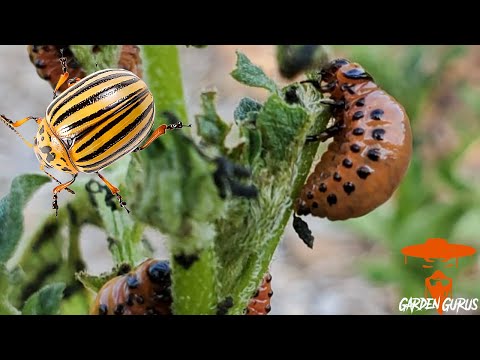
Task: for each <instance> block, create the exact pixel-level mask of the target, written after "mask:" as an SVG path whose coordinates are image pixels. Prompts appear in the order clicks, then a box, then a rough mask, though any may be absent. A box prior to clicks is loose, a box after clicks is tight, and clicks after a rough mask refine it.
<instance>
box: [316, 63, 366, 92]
mask: <svg viewBox="0 0 480 360" xmlns="http://www.w3.org/2000/svg"><path fill="white" fill-rule="evenodd" d="M320 76H321V82H320V85H321V86H320V91H321V92H323V93H329V94H331V97H332V98H334V99H341V98H342V96H343V93H344V91H345V89H344V86H345V85H348V86H351V85H356V84H360V83H362V82H365V81H373V78H372V76H371V75H370V74H369V73H367V72H366V71H365V70H364V69H363V68H362V67H361V66H360V65H359V64H357V63H352V62H350V61H348V60H346V59H335V60H332V61H330V62H329V63H328V64H327V65H326V66H325V67H324V68H323V69H322V70H321V71H320Z"/></svg>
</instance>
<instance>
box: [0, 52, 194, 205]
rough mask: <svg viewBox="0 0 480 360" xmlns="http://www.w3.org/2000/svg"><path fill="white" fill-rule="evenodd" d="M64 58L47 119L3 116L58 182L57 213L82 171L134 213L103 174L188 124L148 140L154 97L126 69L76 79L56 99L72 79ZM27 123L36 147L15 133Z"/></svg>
mask: <svg viewBox="0 0 480 360" xmlns="http://www.w3.org/2000/svg"><path fill="white" fill-rule="evenodd" d="M60 60H61V61H60V62H61V65H62V71H63V73H62V75H61V77H60V79H59V80H58V83H57V85H56V87H55V89H54V96H53V101H52V102H51V103H50V105H48V107H47V110H46V115H45V117H43V118H42V117H35V116H28V117H26V118H24V119H21V120H18V121H15V122H13V121H12V120H10V119H8V118H7V117H6V116H5V115H0V118H1V119H2V121H3V122H4V123H5V124H7V125H8V126H9V127H10V128H11V129H12V130H13V131H15V133H17V135H18V136H20V137H21V138H22V140H23V141H24V142H25V143H26V144H27V145H28V146H29V147H33V150H34V152H35V154H36V156H37V158H38V160H39V162H40V169H41V170H42V171H44V172H45V173H46V174H47V175H48V176H49V177H50V178H51V179H52V180H54V181H56V182H57V183H58V184H59V185H58V186H56V187H55V188H54V189H53V202H52V207H53V209H55V212H56V214H58V204H57V199H58V193H60V192H61V191H62V190H67V191H69V192H70V193H72V194H74V192H73V191H72V190H71V189H70V188H69V186H71V185H72V184H73V183H74V181H75V179H76V177H77V175H78V173H80V172H82V173H96V174H97V175H98V176H99V177H100V179H102V181H103V182H104V183H105V184H106V185H107V187H108V188H109V189H110V191H111V192H112V194H113V195H115V196H116V197H117V199H118V202H119V203H120V206H121V207H123V208H125V210H126V211H127V212H129V210H128V208H127V207H126V202H124V201H123V199H122V197H121V196H120V194H119V191H120V190H119V189H118V188H117V187H116V186H114V185H113V184H111V183H110V182H109V181H108V180H107V179H105V177H104V176H103V175H102V174H100V172H99V171H100V170H102V169H104V168H106V167H107V166H109V165H110V164H112V163H113V162H115V161H116V160H118V159H120V158H121V157H123V156H124V155H126V154H128V153H131V152H136V151H140V150H143V149H146V148H147V147H148V146H149V145H150V144H151V143H152V142H153V141H154V140H155V139H157V138H158V137H159V136H161V135H163V134H165V132H166V131H167V130H173V129H179V128H182V127H183V124H182V122H181V121H179V122H177V123H175V124H170V125H166V124H163V125H160V126H159V127H158V128H157V129H156V130H155V131H153V133H152V134H151V135H150V137H148V135H149V133H150V130H151V128H152V126H153V123H154V119H155V104H154V100H153V95H152V93H151V92H150V90H149V88H148V86H147V84H146V83H145V82H144V81H143V80H142V79H140V78H139V77H138V76H137V75H135V74H133V73H132V72H130V71H128V70H124V69H104V70H99V71H96V72H95V73H92V74H90V75H88V76H86V77H84V78H83V79H78V78H75V79H72V80H71V81H68V83H69V84H68V85H69V86H68V87H67V89H66V90H65V91H63V92H62V93H61V94H60V95H57V91H58V89H60V88H61V86H62V85H63V84H64V83H65V82H67V80H68V78H69V73H68V71H67V59H66V58H65V57H62V58H61V59H60ZM28 120H34V121H36V122H37V124H38V131H37V134H36V136H35V137H34V141H33V144H31V143H30V142H28V141H27V140H25V139H24V138H23V136H22V135H21V134H20V133H19V132H18V131H17V130H15V128H17V127H19V126H21V125H23V124H24V123H26V122H27V121H28ZM188 126H191V125H188ZM147 137H148V138H147ZM144 141H145V142H144ZM143 142H144V143H143ZM142 143H143V145H141V144H142ZM45 168H54V169H57V170H60V171H62V172H65V173H68V174H70V175H72V179H71V180H70V181H68V182H65V183H61V182H60V181H59V180H57V179H56V178H55V177H54V176H53V175H51V174H49V173H48V172H46V171H45Z"/></svg>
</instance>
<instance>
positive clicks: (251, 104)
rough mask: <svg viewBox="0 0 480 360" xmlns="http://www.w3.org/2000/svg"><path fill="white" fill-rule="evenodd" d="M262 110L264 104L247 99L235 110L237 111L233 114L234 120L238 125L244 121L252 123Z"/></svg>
mask: <svg viewBox="0 0 480 360" xmlns="http://www.w3.org/2000/svg"><path fill="white" fill-rule="evenodd" d="M261 109H262V104H260V103H259V102H257V101H255V100H253V99H251V98H248V97H245V98H242V100H240V103H239V104H238V106H237V107H236V108H235V111H234V112H233V118H234V119H235V122H236V123H237V124H239V123H242V122H244V121H247V122H252V121H254V120H255V118H256V116H257V115H258V112H259V111H260V110H261Z"/></svg>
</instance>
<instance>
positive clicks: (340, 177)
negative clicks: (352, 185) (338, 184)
mask: <svg viewBox="0 0 480 360" xmlns="http://www.w3.org/2000/svg"><path fill="white" fill-rule="evenodd" d="M333 180H335V181H340V180H342V176H341V175H340V174H339V173H338V172H335V174H333Z"/></svg>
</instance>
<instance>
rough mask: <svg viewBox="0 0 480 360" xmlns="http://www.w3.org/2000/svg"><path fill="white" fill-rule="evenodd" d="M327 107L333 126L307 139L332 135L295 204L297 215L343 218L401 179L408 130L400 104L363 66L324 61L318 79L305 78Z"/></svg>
mask: <svg viewBox="0 0 480 360" xmlns="http://www.w3.org/2000/svg"><path fill="white" fill-rule="evenodd" d="M305 82H310V83H312V84H313V85H314V86H315V87H316V88H317V89H318V90H319V91H320V92H322V93H324V94H328V95H330V97H329V98H328V99H324V102H325V103H328V104H330V105H331V106H332V111H333V118H334V120H335V122H334V124H333V126H331V127H330V128H327V129H326V130H325V131H324V132H322V133H321V134H318V135H313V136H310V137H309V138H308V139H307V141H326V140H328V139H329V138H332V137H333V141H332V142H331V143H330V144H329V146H328V149H327V151H326V152H325V153H324V154H323V155H322V158H321V160H320V162H319V163H318V164H317V165H316V167H315V170H314V171H313V173H312V174H310V176H309V177H308V179H307V182H306V184H305V185H304V186H303V188H302V190H301V193H300V196H299V197H298V199H297V200H296V202H295V204H294V209H295V212H296V213H297V214H298V215H308V214H312V215H313V216H318V217H322V218H325V217H326V218H328V219H329V220H346V219H350V218H355V217H359V216H363V215H365V214H367V213H369V212H371V211H372V210H374V209H376V208H377V207H378V206H380V205H382V204H383V203H385V202H386V201H387V200H388V199H389V198H390V197H391V196H392V194H393V193H394V191H395V190H396V189H397V187H398V186H399V184H400V182H401V180H402V179H403V177H404V175H405V173H406V171H407V169H408V166H409V163H410V159H411V156H412V133H411V128H410V122H409V118H408V116H407V113H406V111H405V109H404V108H403V106H402V105H401V104H400V103H399V102H398V101H397V100H396V99H394V98H393V97H392V96H391V95H389V94H388V93H387V92H385V91H384V90H382V89H381V88H380V87H379V86H378V85H377V84H376V83H375V81H374V80H373V77H372V76H371V75H370V74H369V73H367V72H366V71H365V70H364V69H363V67H362V66H360V65H359V64H357V63H353V62H350V61H348V60H346V59H336V60H333V61H331V62H329V63H328V64H327V65H326V66H325V67H324V68H323V69H322V70H321V71H320V79H319V80H315V81H312V80H306V81H305Z"/></svg>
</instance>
